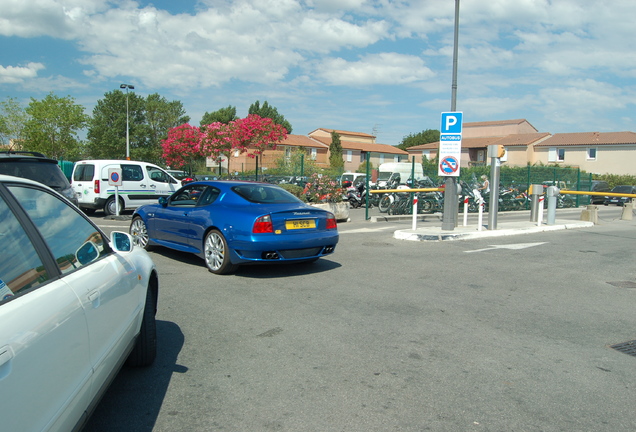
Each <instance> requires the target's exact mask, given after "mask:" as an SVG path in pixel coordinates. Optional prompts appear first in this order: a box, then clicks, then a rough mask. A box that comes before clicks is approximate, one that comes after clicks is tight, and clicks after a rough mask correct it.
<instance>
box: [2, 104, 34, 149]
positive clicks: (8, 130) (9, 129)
mask: <svg viewBox="0 0 636 432" xmlns="http://www.w3.org/2000/svg"><path fill="white" fill-rule="evenodd" d="M28 118H29V116H28V115H27V113H26V111H25V109H24V108H23V107H22V106H21V105H20V104H19V103H18V100H17V99H15V98H10V97H8V98H7V100H5V101H3V102H0V144H2V145H5V146H7V148H9V149H10V150H15V149H19V148H20V145H21V142H22V139H23V131H24V127H25V125H26V122H27V120H28Z"/></svg>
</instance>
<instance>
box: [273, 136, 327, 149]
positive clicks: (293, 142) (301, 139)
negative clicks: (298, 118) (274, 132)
mask: <svg viewBox="0 0 636 432" xmlns="http://www.w3.org/2000/svg"><path fill="white" fill-rule="evenodd" d="M279 145H289V146H297V147H325V144H324V143H322V142H320V141H318V140H316V139H313V138H310V137H308V136H306V135H287V138H285V139H284V140H283V141H281V142H280V143H279ZM326 147H327V148H328V147H329V146H328V145H327V146H326Z"/></svg>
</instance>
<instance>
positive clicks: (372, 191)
mask: <svg viewBox="0 0 636 432" xmlns="http://www.w3.org/2000/svg"><path fill="white" fill-rule="evenodd" d="M394 192H396V193H410V192H444V188H420V189H373V190H370V191H369V193H372V194H373V193H376V194H377V193H380V194H383V193H394ZM635 196H636V195H635Z"/></svg>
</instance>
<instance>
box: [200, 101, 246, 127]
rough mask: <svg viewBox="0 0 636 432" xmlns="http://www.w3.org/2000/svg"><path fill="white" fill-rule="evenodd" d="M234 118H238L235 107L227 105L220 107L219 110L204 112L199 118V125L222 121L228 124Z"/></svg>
mask: <svg viewBox="0 0 636 432" xmlns="http://www.w3.org/2000/svg"><path fill="white" fill-rule="evenodd" d="M234 120H238V117H237V116H236V107H233V106H232V105H229V106H228V107H227V108H221V109H220V110H216V111H214V112H211V113H209V112H207V111H206V112H205V114H203V117H202V118H201V125H202V126H203V125H209V124H212V123H217V122H218V123H223V124H230V122H233V121H234Z"/></svg>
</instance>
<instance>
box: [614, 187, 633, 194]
mask: <svg viewBox="0 0 636 432" xmlns="http://www.w3.org/2000/svg"><path fill="white" fill-rule="evenodd" d="M633 189H634V186H615V187H614V189H612V192H615V193H633V192H632V190H633Z"/></svg>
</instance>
